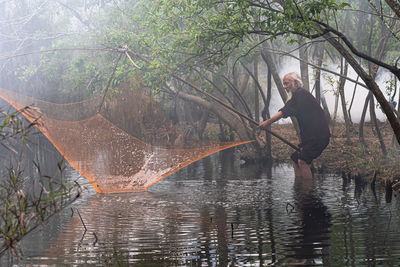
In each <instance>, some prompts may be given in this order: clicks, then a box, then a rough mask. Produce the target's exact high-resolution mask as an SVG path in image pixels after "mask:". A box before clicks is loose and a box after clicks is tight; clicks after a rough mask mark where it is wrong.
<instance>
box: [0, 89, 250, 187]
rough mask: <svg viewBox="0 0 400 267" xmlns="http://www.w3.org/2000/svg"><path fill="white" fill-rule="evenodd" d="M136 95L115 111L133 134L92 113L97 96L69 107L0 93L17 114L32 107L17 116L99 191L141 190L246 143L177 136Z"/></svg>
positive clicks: (145, 98)
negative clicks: (30, 124) (127, 106)
mask: <svg viewBox="0 0 400 267" xmlns="http://www.w3.org/2000/svg"><path fill="white" fill-rule="evenodd" d="M136 94H137V95H136V96H134V98H131V97H132V96H131V97H129V98H126V97H125V101H127V99H128V100H129V101H131V102H134V103H129V104H130V110H131V113H130V114H127V112H123V111H121V110H120V113H121V114H125V115H121V116H118V118H119V119H120V120H125V119H128V117H129V119H130V120H131V123H130V124H129V126H128V127H127V128H130V129H128V130H129V132H132V133H134V135H135V136H133V135H131V134H128V133H127V131H125V130H127V129H125V130H123V129H121V128H120V127H118V126H116V125H115V124H113V123H111V121H109V120H108V119H106V118H105V117H104V116H103V115H101V114H99V113H96V111H95V110H96V108H98V107H99V104H100V105H101V103H102V98H100V97H98V98H93V99H90V100H88V101H83V102H79V103H74V104H54V103H49V102H45V101H41V100H38V99H35V98H32V97H28V96H24V95H21V94H18V93H15V92H11V91H8V90H5V89H0V97H1V98H3V99H4V100H5V101H7V102H8V103H9V104H11V105H12V106H13V107H14V108H16V109H17V110H21V109H22V108H24V107H25V106H31V107H32V108H29V109H27V110H23V111H22V112H23V115H24V116H25V117H26V118H27V119H28V120H30V121H31V122H32V121H36V123H37V124H36V127H37V128H38V129H39V130H40V131H41V132H42V133H43V134H44V135H45V136H46V137H47V138H48V139H49V140H50V141H51V142H52V143H53V145H54V146H55V147H56V148H57V150H58V151H59V152H60V153H61V154H62V155H63V156H64V158H65V159H66V160H67V161H68V162H69V164H70V165H71V166H72V167H73V168H74V169H76V170H77V171H78V172H79V173H81V174H82V175H83V176H84V177H85V178H87V179H88V180H89V182H90V183H91V184H92V186H93V187H94V188H95V190H96V191H97V192H101V193H116V192H132V191H141V190H146V189H147V188H149V187H150V186H151V185H153V184H155V183H157V182H159V181H161V180H162V179H163V178H165V177H166V176H168V175H170V174H172V173H174V172H176V171H178V170H179V169H181V168H183V167H185V166H187V165H189V164H190V163H192V162H195V161H197V160H199V159H201V158H203V157H206V156H208V155H211V154H213V153H216V152H218V151H221V150H223V149H227V148H230V147H234V146H237V145H240V144H244V143H248V142H251V141H244V142H231V143H216V142H208V143H203V142H199V140H196V139H194V138H183V137H185V136H184V134H182V133H181V132H179V130H177V129H176V128H174V127H173V125H172V123H171V122H169V121H168V120H167V119H166V118H165V117H164V116H162V114H161V112H160V111H159V110H158V109H157V108H156V107H155V106H154V105H155V104H154V102H153V101H151V98H150V97H148V96H145V95H143V94H138V93H136ZM132 99H134V101H133V100H132ZM121 101H124V100H123V98H122V100H121ZM111 105H112V104H108V105H106V106H105V107H104V109H105V111H104V114H105V116H108V117H110V118H112V117H117V116H116V115H115V112H114V113H113V112H110V107H109V106H111ZM116 106H117V107H118V106H119V107H123V106H124V105H118V104H117V105H116ZM132 106H135V107H134V108H133V109H132ZM132 110H133V112H132ZM146 124H147V125H146Z"/></svg>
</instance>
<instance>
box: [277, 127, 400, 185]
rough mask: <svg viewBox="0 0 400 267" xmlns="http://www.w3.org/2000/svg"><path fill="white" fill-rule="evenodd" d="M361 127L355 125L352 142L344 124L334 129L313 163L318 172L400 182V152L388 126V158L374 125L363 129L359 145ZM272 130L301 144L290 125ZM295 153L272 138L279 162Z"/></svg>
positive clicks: (386, 131)
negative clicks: (326, 144) (362, 138)
mask: <svg viewBox="0 0 400 267" xmlns="http://www.w3.org/2000/svg"><path fill="white" fill-rule="evenodd" d="M358 127H359V126H358V125H354V130H353V131H352V133H351V137H350V142H348V141H347V138H346V130H345V125H344V124H336V126H334V127H333V129H332V127H331V132H332V138H331V141H330V144H329V145H328V147H327V148H326V149H325V150H324V152H323V153H322V155H321V156H320V157H319V158H317V159H316V160H314V162H313V167H314V169H315V171H317V172H332V173H338V174H341V175H342V176H344V177H346V178H353V177H361V178H362V179H363V180H364V181H369V182H371V181H372V179H373V178H374V177H376V179H377V181H380V182H382V183H384V184H388V183H390V184H392V183H393V182H396V181H398V180H400V152H399V150H396V148H395V146H394V145H393V143H392V138H393V131H392V129H391V128H390V125H389V124H388V123H383V124H381V126H380V130H381V132H382V136H383V140H384V143H385V146H386V149H387V156H386V157H385V156H384V154H383V152H382V149H381V146H380V143H379V139H378V137H377V136H376V132H375V130H374V128H373V127H372V126H371V125H365V126H364V139H365V145H363V144H362V143H361V142H360V139H359V135H358ZM272 130H273V131H275V132H277V133H279V134H280V135H281V136H282V137H284V138H285V139H287V140H289V141H290V142H292V143H294V144H298V143H299V141H298V138H297V136H296V132H295V130H294V128H293V126H292V125H291V124H274V125H272ZM291 153H293V149H292V148H290V147H289V146H287V145H286V144H284V143H283V142H281V141H279V140H278V139H276V138H274V137H272V156H273V158H274V159H277V160H288V159H289V158H290V155H291Z"/></svg>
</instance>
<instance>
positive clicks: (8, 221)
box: [0, 112, 81, 256]
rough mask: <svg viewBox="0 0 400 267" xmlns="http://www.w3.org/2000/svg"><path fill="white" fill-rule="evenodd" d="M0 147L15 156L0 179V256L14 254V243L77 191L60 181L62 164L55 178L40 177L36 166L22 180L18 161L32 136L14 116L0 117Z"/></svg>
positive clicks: (22, 172) (3, 115) (22, 121)
mask: <svg viewBox="0 0 400 267" xmlns="http://www.w3.org/2000/svg"><path fill="white" fill-rule="evenodd" d="M0 121H1V122H2V123H1V130H0V145H1V146H2V147H3V148H6V149H8V150H9V151H10V152H11V153H14V155H16V156H18V160H17V164H16V166H15V165H11V166H10V167H9V168H8V171H7V172H4V171H2V172H1V173H2V176H1V177H0V219H1V223H0V256H1V255H2V254H3V253H4V252H5V251H7V250H8V249H10V250H11V251H12V252H13V253H16V254H18V253H19V251H18V249H17V247H18V241H20V240H21V239H22V238H23V237H24V236H25V235H26V234H28V233H29V232H30V231H32V230H33V229H35V228H36V227H37V226H39V225H40V224H41V223H42V222H43V221H45V220H47V219H48V218H49V217H50V216H51V215H53V214H54V213H56V212H58V211H60V210H61V209H62V208H64V207H65V206H66V205H68V204H69V203H70V202H72V201H73V200H75V199H76V198H77V197H79V194H80V192H81V189H80V187H79V186H78V184H77V183H75V182H66V181H64V180H63V173H64V169H65V165H64V163H62V162H60V163H59V164H58V170H59V177H57V178H56V176H54V177H49V176H47V175H42V173H41V170H40V166H39V164H35V165H36V169H37V173H38V175H37V176H26V175H25V174H24V170H23V169H21V164H19V159H21V153H23V151H24V150H23V149H21V148H20V147H21V146H23V145H24V144H25V142H24V141H23V140H24V139H26V138H28V137H29V136H30V135H31V133H32V129H33V128H32V126H33V124H26V121H24V119H22V117H21V115H20V114H19V113H18V112H14V113H12V114H7V113H6V112H1V113H0Z"/></svg>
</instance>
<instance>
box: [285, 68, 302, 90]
mask: <svg viewBox="0 0 400 267" xmlns="http://www.w3.org/2000/svg"><path fill="white" fill-rule="evenodd" d="M285 76H287V77H289V78H290V80H292V81H294V82H295V83H296V84H297V87H303V81H302V80H301V77H300V75H299V74H298V73H297V72H289V73H288V74H286V75H285Z"/></svg>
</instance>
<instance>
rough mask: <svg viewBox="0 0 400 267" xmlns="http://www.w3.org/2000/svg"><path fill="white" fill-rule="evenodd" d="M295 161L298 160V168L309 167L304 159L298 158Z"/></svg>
mask: <svg viewBox="0 0 400 267" xmlns="http://www.w3.org/2000/svg"><path fill="white" fill-rule="evenodd" d="M297 162H298V165H299V167H300V168H302V167H309V165H308V163H307V162H305V161H304V160H302V159H299V160H298V161H297Z"/></svg>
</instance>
